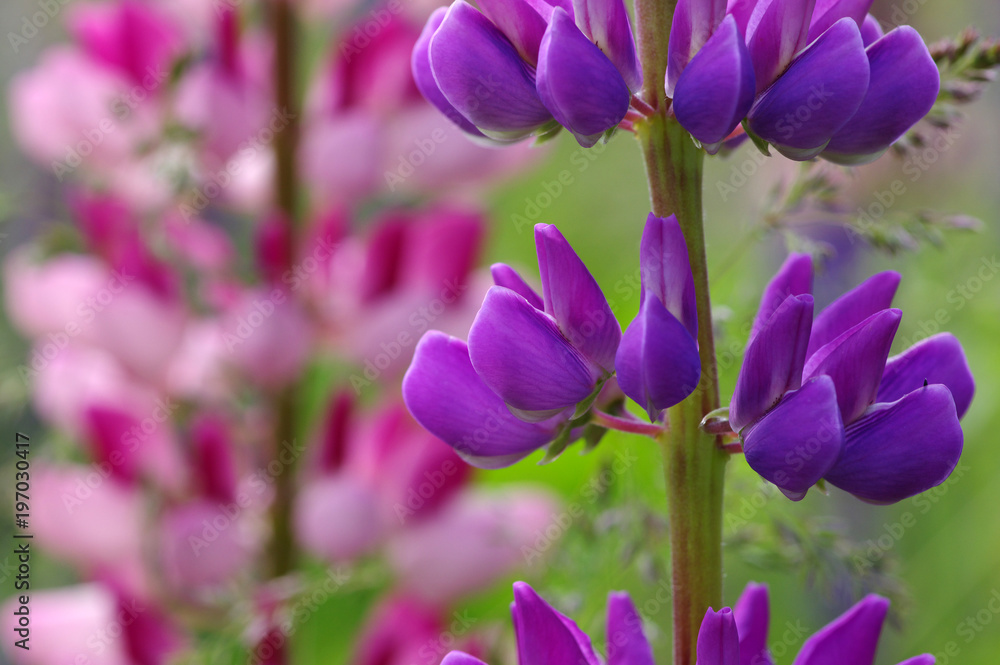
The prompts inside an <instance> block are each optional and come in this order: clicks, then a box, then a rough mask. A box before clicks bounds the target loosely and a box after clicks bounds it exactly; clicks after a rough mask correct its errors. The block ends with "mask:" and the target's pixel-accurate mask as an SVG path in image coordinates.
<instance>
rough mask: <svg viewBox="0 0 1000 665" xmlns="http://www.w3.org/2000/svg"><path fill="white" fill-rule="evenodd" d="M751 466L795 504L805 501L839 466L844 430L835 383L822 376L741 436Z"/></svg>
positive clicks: (805, 385) (782, 403) (787, 397)
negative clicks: (814, 486)
mask: <svg viewBox="0 0 1000 665" xmlns="http://www.w3.org/2000/svg"><path fill="white" fill-rule="evenodd" d="M742 437H743V452H744V454H745V456H746V460H747V464H749V465H750V468H752V469H753V470H754V471H756V472H757V473H758V474H760V475H761V476H762V477H763V478H764V479H766V480H769V481H770V482H772V483H774V484H775V485H777V486H778V488H779V489H781V490H782V492H784V493H785V495H786V496H788V497H789V498H791V499H793V500H798V499H801V498H802V497H804V496H805V494H806V492H807V491H808V490H809V488H810V487H812V486H813V485H815V484H816V481H818V480H819V479H820V478H822V477H823V476H825V475H827V472H828V471H829V470H830V469H831V468H832V467H833V465H834V464H835V463H836V462H837V458H838V457H840V454H841V450H842V448H843V444H844V425H843V422H842V421H841V419H840V409H838V408H837V393H836V390H835V389H834V387H833V380H832V379H830V377H828V376H819V377H816V378H815V379H813V380H812V381H808V382H806V383H804V384H803V385H802V388H800V389H799V390H796V391H794V392H791V393H788V394H787V395H785V397H784V398H783V399H782V400H781V402H779V403H778V406H776V407H774V408H773V409H771V411H769V412H768V413H767V415H765V416H764V417H763V418H761V419H760V420H758V421H757V422H755V423H754V424H752V425H751V426H749V427H748V428H746V429H745V430H744V431H743V432H742Z"/></svg>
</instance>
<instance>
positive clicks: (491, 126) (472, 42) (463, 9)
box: [430, 0, 552, 141]
mask: <svg viewBox="0 0 1000 665" xmlns="http://www.w3.org/2000/svg"><path fill="white" fill-rule="evenodd" d="M430 63H431V71H433V72H434V80H435V81H437V84H438V89H439V90H440V91H441V93H442V94H443V95H444V97H445V99H446V100H447V101H448V103H449V104H451V105H452V106H454V107H455V109H456V110H458V112H459V113H461V114H462V115H463V116H465V117H466V118H467V119H468V120H469V121H470V122H471V123H472V124H474V125H475V126H476V127H477V128H478V129H479V130H480V131H481V132H483V133H484V134H486V135H487V136H489V137H490V138H494V139H497V140H507V141H516V140H518V139H521V138H524V137H526V136H528V135H529V134H531V133H532V132H533V131H535V130H536V129H538V128H539V127H541V126H542V125H544V124H545V123H547V122H549V121H550V120H551V119H552V114H551V113H549V111H548V110H547V109H546V108H545V105H544V104H542V100H541V99H539V98H538V93H537V91H536V90H535V80H534V77H533V76H532V72H531V69H530V68H529V67H528V65H527V63H525V62H524V61H523V60H522V59H521V56H520V55H518V53H517V51H516V50H515V49H514V47H513V46H512V45H511V43H510V42H509V41H508V40H507V38H506V37H505V36H504V35H503V33H501V32H500V31H499V30H498V29H497V28H496V26H494V25H493V24H492V23H490V20H489V19H488V18H486V17H485V16H483V15H482V14H480V13H479V12H478V11H477V10H475V9H473V8H472V6H471V5H469V4H468V3H466V2H464V1H463V0H459V1H458V2H455V3H454V4H453V5H452V6H451V8H449V9H448V12H447V14H445V17H444V20H443V21H442V22H441V25H440V27H438V29H437V31H435V32H434V35H433V36H432V37H431V42H430Z"/></svg>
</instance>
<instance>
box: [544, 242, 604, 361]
mask: <svg viewBox="0 0 1000 665" xmlns="http://www.w3.org/2000/svg"><path fill="white" fill-rule="evenodd" d="M535 251H536V252H537V254H538V269H539V272H540V273H541V278H542V297H543V298H544V302H545V311H546V312H547V313H548V314H550V315H552V317H553V318H554V319H555V320H556V323H557V324H558V326H559V330H561V331H562V333H563V335H565V336H566V338H567V339H569V341H570V343H572V344H573V346H575V347H576V348H577V349H579V351H580V352H581V353H582V354H583V355H584V356H585V357H586V358H587V359H589V360H590V362H592V363H594V364H595V365H597V366H598V367H600V368H602V369H603V370H604V371H606V372H608V373H610V372H612V371H614V367H615V352H616V351H617V350H618V342H619V341H620V340H621V337H622V330H621V327H620V326H619V325H618V320H617V319H615V315H614V313H613V312H612V311H611V306H610V305H609V304H608V301H607V298H605V297H604V293H603V292H602V291H601V287H600V286H598V285H597V281H596V280H595V279H594V277H593V275H591V274H590V271H589V270H587V266H585V265H584V264H583V261H581V260H580V257H579V256H577V254H576V252H574V251H573V248H572V247H570V244H569V243H568V242H566V239H565V238H564V237H563V236H562V234H561V233H559V229H557V228H556V227H555V226H552V225H551V224H536V225H535Z"/></svg>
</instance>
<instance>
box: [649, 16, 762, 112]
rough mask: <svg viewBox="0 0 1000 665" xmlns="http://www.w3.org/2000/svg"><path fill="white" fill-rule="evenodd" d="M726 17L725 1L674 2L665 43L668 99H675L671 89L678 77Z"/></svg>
mask: <svg viewBox="0 0 1000 665" xmlns="http://www.w3.org/2000/svg"><path fill="white" fill-rule="evenodd" d="M725 14H726V1H725V0H710V1H709V2H702V0H677V6H676V7H674V18H673V22H672V23H671V25H670V41H669V42H667V78H666V89H667V97H673V96H674V86H676V85H677V80H678V79H679V78H680V76H681V73H682V72H683V71H684V69H685V67H687V66H688V63H689V62H691V59H692V58H694V56H695V54H697V53H698V51H700V50H701V47H702V46H704V45H705V43H706V42H707V41H708V39H709V38H710V37H711V36H712V33H714V32H715V29H716V28H717V27H718V26H719V24H720V23H721V22H722V19H723V17H724V16H725ZM743 27H746V24H744V25H743Z"/></svg>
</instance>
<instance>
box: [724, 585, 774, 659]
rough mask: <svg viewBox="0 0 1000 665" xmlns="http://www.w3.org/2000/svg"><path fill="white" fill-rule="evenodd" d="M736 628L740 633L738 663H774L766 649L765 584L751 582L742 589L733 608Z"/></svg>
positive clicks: (766, 605)
mask: <svg viewBox="0 0 1000 665" xmlns="http://www.w3.org/2000/svg"><path fill="white" fill-rule="evenodd" d="M733 615H734V616H735V617H736V629H737V632H738V633H739V635H740V665H774V661H773V660H772V659H771V653H770V651H768V649H767V627H768V623H769V621H770V611H769V606H768V600H767V585H766V584H754V583H753V582H751V583H750V584H747V586H746V588H745V589H743V593H742V594H741V595H740V599H739V600H738V601H736V607H734V608H733Z"/></svg>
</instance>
